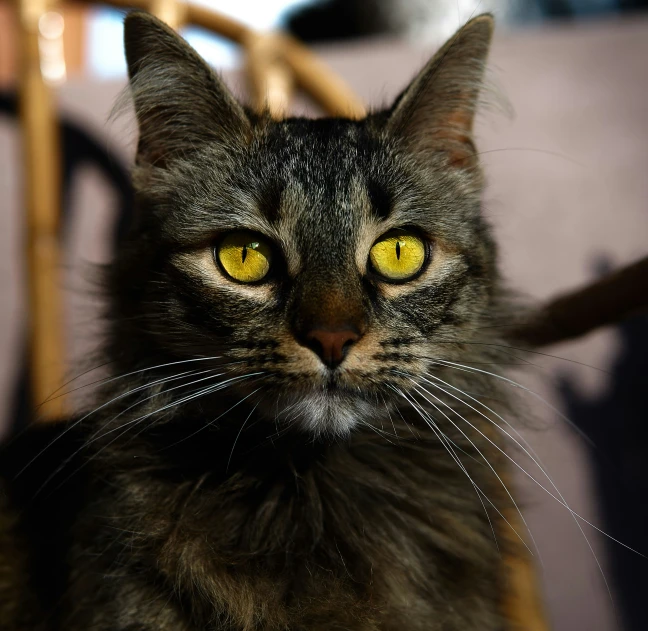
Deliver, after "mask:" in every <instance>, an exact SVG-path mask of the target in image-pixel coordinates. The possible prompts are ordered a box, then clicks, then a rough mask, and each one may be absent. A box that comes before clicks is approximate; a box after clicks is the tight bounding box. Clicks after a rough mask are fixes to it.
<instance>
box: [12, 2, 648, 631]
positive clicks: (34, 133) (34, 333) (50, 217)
mask: <svg viewBox="0 0 648 631" xmlns="http://www.w3.org/2000/svg"><path fill="white" fill-rule="evenodd" d="M107 3H108V4H110V5H113V6H116V7H121V8H131V7H132V8H141V9H146V10H149V11H150V12H152V13H154V14H156V15H157V16H158V17H160V18H161V19H163V20H164V21H165V22H167V23H168V24H169V25H171V26H173V27H174V28H179V27H182V26H184V25H189V24H193V25H197V26H201V27H204V28H206V29H209V30H211V31H213V32H215V33H217V34H219V35H221V36H223V37H225V38H227V39H229V40H231V41H234V42H236V43H237V44H239V45H241V46H242V47H243V48H244V50H245V55H246V67H247V75H248V79H249V83H250V89H251V94H252V97H253V105H254V106H255V107H257V108H259V109H260V108H265V107H267V108H268V109H269V111H270V112H271V113H272V115H273V116H275V117H277V118H280V117H282V116H283V115H284V114H285V113H286V111H287V108H288V105H289V102H290V98H291V96H292V94H293V91H294V90H295V89H297V88H300V89H302V90H303V91H305V92H306V93H308V94H309V95H310V96H311V97H312V98H313V99H314V100H315V101H316V102H318V103H319V104H320V105H321V106H322V107H323V109H324V110H325V111H326V112H327V113H329V114H332V115H339V116H349V117H352V118H361V117H363V116H364V115H365V108H364V106H363V104H362V103H361V102H360V100H359V99H358V98H357V97H356V95H355V94H354V93H353V92H352V91H351V90H350V89H349V88H348V87H347V86H346V85H345V84H344V82H343V81H342V80H341V79H340V78H338V77H337V76H336V75H335V74H333V73H332V72H331V71H330V70H329V69H328V68H327V67H326V66H325V65H324V64H323V63H322V62H320V61H319V60H318V59H317V57H315V56H314V55H313V54H312V53H311V52H310V51H309V50H308V49H306V48H304V47H303V46H302V45H301V44H299V43H298V42H297V41H296V40H294V39H293V38H291V37H289V36H287V35H284V34H279V33H273V34H263V35H261V34H258V33H255V32H254V31H252V30H250V29H249V28H247V27H246V26H244V25H243V24H240V23H238V22H236V21H234V20H232V19H230V18H227V17H226V16H224V15H221V14H218V13H216V12H213V11H210V10H208V9H205V8H202V7H198V6H194V5H191V4H185V3H182V2H178V1H177V0H108V2H107ZM57 8H59V7H58V5H57V0H17V15H18V18H19V38H18V44H19V48H20V73H19V78H20V83H19V91H20V104H21V105H20V117H21V126H22V132H23V150H24V178H25V181H24V185H25V188H24V191H25V204H26V222H27V252H26V255H27V262H28V272H29V274H28V278H29V293H28V297H29V313H30V325H29V332H30V365H31V383H32V392H33V397H34V401H37V402H42V401H47V402H46V404H44V405H43V406H42V407H41V409H40V414H41V415H42V417H43V418H44V419H46V420H52V419H57V418H61V417H63V416H65V413H66V407H65V400H64V398H63V397H58V398H52V399H49V400H48V397H49V396H50V395H51V394H52V393H53V392H54V391H56V390H57V389H58V388H59V387H60V386H61V385H62V383H63V365H64V361H63V357H64V348H63V341H62V340H63V336H62V328H63V327H62V305H61V295H60V291H59V287H60V282H59V270H60V265H59V263H60V253H59V243H58V241H59V238H58V221H59V217H60V208H59V204H60V175H61V174H60V172H59V139H58V138H57V131H56V130H57V126H56V124H55V122H56V112H55V108H54V106H53V103H52V98H51V94H50V88H49V87H48V84H47V82H46V80H45V79H44V77H43V72H42V62H43V59H42V51H43V47H42V40H43V37H46V36H47V33H44V32H43V16H44V15H45V14H46V13H48V12H51V11H56V10H57ZM647 307H648V258H647V259H643V260H642V261H639V262H638V263H636V264H635V265H633V266H630V267H628V268H626V269H624V270H621V271H620V272H617V273H616V274H613V275H611V276H610V277H608V278H606V279H603V280H602V281H599V282H598V283H596V284H594V285H592V286H590V287H586V288H584V289H580V290H578V291H575V292H573V293H571V294H568V295H565V296H561V297H560V298H558V299H556V300H554V301H552V302H550V303H549V304H547V305H546V306H545V307H542V308H540V309H538V310H537V312H535V313H533V314H531V317H530V318H529V319H527V320H526V321H525V322H524V323H522V324H521V325H520V326H518V327H517V328H516V329H514V330H512V331H511V334H510V335H511V338H512V339H516V340H521V341H522V342H525V343H528V344H529V345H546V344H550V343H553V342H557V341H560V340H563V339H567V338H570V337H576V336H579V335H581V334H583V333H586V332H587V331H589V330H591V329H593V328H595V327H597V326H600V325H602V324H607V323H612V322H616V321H618V320H620V319H621V318H622V317H624V316H625V315H627V314H629V313H632V312H635V311H639V310H645V309H646V308H647ZM503 475H506V472H504V473H503ZM506 518H507V519H508V521H509V522H510V523H511V524H512V525H513V527H515V529H516V530H518V531H519V532H522V531H523V528H522V527H521V523H520V518H519V516H518V515H517V514H515V513H511V514H508V515H506ZM498 528H499V530H500V533H499V534H500V535H501V536H502V537H503V538H505V539H510V540H511V544H512V545H511V549H515V550H518V552H516V553H514V554H513V553H512V554H509V555H508V556H507V557H506V558H504V560H503V562H504V567H503V571H504V572H505V574H506V577H507V585H508V591H507V593H506V597H505V601H504V602H503V603H502V607H503V611H504V614H505V616H506V619H507V620H508V621H509V629H510V631H515V630H518V631H547V630H548V628H549V627H548V624H547V621H546V617H545V615H544V611H543V606H542V599H541V597H540V592H539V588H538V584H537V580H536V572H535V568H534V566H533V564H532V561H531V559H530V558H529V556H527V553H526V552H525V551H524V550H523V549H520V546H519V545H516V544H515V542H514V541H513V538H514V535H513V532H512V530H511V528H509V526H507V525H506V524H505V523H504V522H501V523H500V524H499V525H498Z"/></svg>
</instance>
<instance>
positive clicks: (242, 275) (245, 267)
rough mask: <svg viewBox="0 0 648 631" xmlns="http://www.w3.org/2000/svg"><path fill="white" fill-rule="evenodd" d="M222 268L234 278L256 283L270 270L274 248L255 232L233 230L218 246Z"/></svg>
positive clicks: (217, 251) (218, 255)
mask: <svg viewBox="0 0 648 631" xmlns="http://www.w3.org/2000/svg"><path fill="white" fill-rule="evenodd" d="M215 254H216V256H217V257H218V262H219V263H220V264H221V266H222V268H223V269H224V270H225V271H226V272H227V274H229V276H231V277H232V278H233V279H234V280H238V281H239V282H241V283H256V282H258V281H260V280H263V279H264V278H265V277H266V276H267V274H268V272H269V271H270V264H271V263H272V249H271V248H270V245H269V244H268V242H267V241H265V240H264V239H263V238H262V237H260V236H259V235H257V234H254V233H253V232H245V231H242V232H232V233H230V234H228V235H227V236H226V237H225V238H224V239H223V240H222V241H221V242H220V243H219V244H218V246H217V247H216V252H215Z"/></svg>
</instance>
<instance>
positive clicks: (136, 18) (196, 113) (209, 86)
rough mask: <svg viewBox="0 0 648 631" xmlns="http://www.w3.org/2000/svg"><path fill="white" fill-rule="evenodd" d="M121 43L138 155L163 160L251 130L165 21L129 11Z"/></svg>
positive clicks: (231, 100) (231, 139)
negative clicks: (137, 141) (135, 118)
mask: <svg viewBox="0 0 648 631" xmlns="http://www.w3.org/2000/svg"><path fill="white" fill-rule="evenodd" d="M124 47H125V51H126V61H127V64H128V76H129V79H130V88H131V94H132V98H133V102H134V106H135V113H136V116H137V122H138V124H139V130H140V140H139V146H138V161H140V162H142V161H143V162H145V163H149V164H155V165H157V166H164V164H165V163H166V162H167V160H168V159H169V158H170V157H172V156H177V155H182V154H184V153H186V152H188V151H190V150H191V149H193V148H195V147H198V146H200V145H202V144H205V143H206V142H211V141H216V142H221V143H226V144H232V143H240V142H244V141H245V139H246V138H247V137H248V136H249V132H250V129H251V126H250V121H249V119H248V118H247V116H246V114H245V112H244V110H243V108H242V107H241V105H240V104H239V103H238V102H237V100H236V99H235V98H234V96H233V95H232V94H231V93H230V91H229V90H228V89H227V87H226V86H225V85H224V84H223V82H222V81H221V80H220V79H219V78H218V76H217V75H216V74H215V73H214V72H213V71H212V69H211V68H210V67H209V66H208V65H207V63H206V62H205V61H204V60H203V59H202V58H201V57H200V56H199V55H198V54H197V53H196V52H195V51H194V50H193V49H192V48H191V47H190V46H189V44H187V42H185V40H184V39H182V38H181V37H180V36H179V35H177V34H176V33H175V31H173V30H172V29H171V28H169V27H168V26H167V25H166V24H164V23H163V22H161V21H160V20H158V19H157V18H155V17H153V16H152V15H150V14H148V13H144V12H140V11H135V12H132V13H129V14H128V15H127V16H126V19H125V21H124Z"/></svg>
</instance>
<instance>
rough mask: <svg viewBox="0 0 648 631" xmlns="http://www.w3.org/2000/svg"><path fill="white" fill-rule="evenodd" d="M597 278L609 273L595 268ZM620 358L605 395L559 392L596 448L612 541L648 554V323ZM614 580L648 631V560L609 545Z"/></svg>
mask: <svg viewBox="0 0 648 631" xmlns="http://www.w3.org/2000/svg"><path fill="white" fill-rule="evenodd" d="M597 268H598V270H597V271H598V272H599V273H605V272H607V271H609V270H608V268H609V265H608V264H607V262H600V263H599V264H598V265H597ZM617 328H618V331H619V335H620V338H621V345H620V352H619V355H618V357H617V359H616V361H615V363H614V364H613V366H612V367H611V370H610V372H611V375H610V380H609V386H608V390H607V392H605V393H603V394H602V395H601V396H600V397H599V398H597V399H584V398H583V397H581V396H580V395H579V393H578V391H577V389H576V387H575V385H574V383H573V382H572V381H571V380H570V379H568V378H566V377H563V378H562V379H560V381H559V383H560V385H559V391H560V396H561V398H562V401H563V405H564V407H565V410H566V413H567V415H568V416H569V418H570V419H571V420H572V421H573V422H574V423H575V424H576V426H577V427H578V428H579V429H580V430H582V431H583V432H584V433H585V434H586V435H587V436H589V438H591V440H592V442H593V443H594V447H593V448H592V450H591V451H590V454H589V457H590V463H591V467H592V472H593V478H594V484H595V488H596V492H597V496H598V501H599V507H600V511H601V516H602V520H603V529H604V530H605V532H606V533H607V534H609V535H610V536H611V537H614V539H617V540H618V541H620V542H622V543H623V544H625V545H627V546H630V547H631V548H634V549H635V550H637V551H639V552H641V553H642V554H646V555H648V545H646V533H647V532H648V502H647V501H646V500H647V498H648V396H647V394H648V316H647V315H641V316H636V317H634V318H631V319H629V320H627V321H626V322H624V323H623V324H621V325H619V326H618V327H617ZM606 554H607V558H608V564H607V565H608V568H609V578H610V579H611V581H610V582H611V583H612V589H613V590H614V600H615V602H616V604H617V606H618V607H619V609H620V613H621V617H622V620H623V628H624V629H625V631H645V629H646V602H645V601H646V594H648V559H646V558H644V557H643V556H640V555H639V554H636V553H634V552H632V551H630V550H628V549H627V548H625V547H623V546H622V545H620V544H618V543H615V542H614V541H612V540H610V539H607V538H606Z"/></svg>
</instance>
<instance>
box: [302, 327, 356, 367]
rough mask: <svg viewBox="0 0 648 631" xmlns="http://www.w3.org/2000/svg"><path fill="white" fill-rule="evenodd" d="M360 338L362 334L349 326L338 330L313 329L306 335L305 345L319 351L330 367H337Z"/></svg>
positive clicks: (321, 357)
mask: <svg viewBox="0 0 648 631" xmlns="http://www.w3.org/2000/svg"><path fill="white" fill-rule="evenodd" d="M359 339H360V335H359V334H358V333H357V332H356V331H354V330H353V329H349V328H344V329H339V330H336V331H330V330H327V329H312V330H310V331H308V332H307V333H306V335H305V336H304V341H305V346H308V348H310V349H311V350H312V351H314V352H315V353H317V355H318V356H319V358H320V359H321V360H322V361H323V362H324V363H325V364H326V365H327V366H328V367H329V368H337V367H338V366H339V365H340V364H341V363H342V361H343V360H344V357H345V356H346V354H347V352H348V350H349V348H351V346H353V344H355V343H356V342H357V341H358V340H359Z"/></svg>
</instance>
